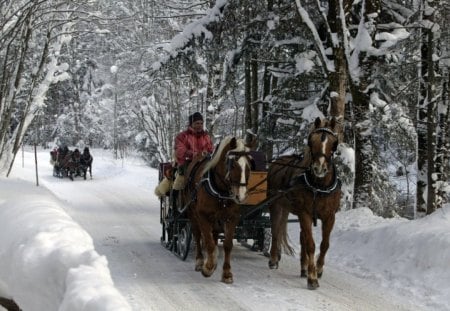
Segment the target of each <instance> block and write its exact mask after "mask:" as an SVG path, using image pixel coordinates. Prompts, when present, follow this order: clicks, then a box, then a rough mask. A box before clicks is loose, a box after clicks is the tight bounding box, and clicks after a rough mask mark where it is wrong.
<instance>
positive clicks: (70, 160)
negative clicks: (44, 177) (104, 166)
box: [50, 146, 93, 181]
mask: <svg viewBox="0 0 450 311" xmlns="http://www.w3.org/2000/svg"><path fill="white" fill-rule="evenodd" d="M92 161H93V157H92V155H91V153H90V152H89V148H88V147H85V148H84V150H83V153H80V151H79V150H78V149H75V150H73V151H72V150H69V148H68V147H67V146H65V147H58V148H55V149H53V150H52V151H50V163H51V164H52V165H53V176H55V177H59V178H63V177H69V179H70V180H72V181H73V180H74V177H76V176H81V177H83V178H84V179H86V177H87V173H88V172H89V175H90V177H91V179H92Z"/></svg>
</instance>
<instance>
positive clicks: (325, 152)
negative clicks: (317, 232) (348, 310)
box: [267, 118, 341, 289]
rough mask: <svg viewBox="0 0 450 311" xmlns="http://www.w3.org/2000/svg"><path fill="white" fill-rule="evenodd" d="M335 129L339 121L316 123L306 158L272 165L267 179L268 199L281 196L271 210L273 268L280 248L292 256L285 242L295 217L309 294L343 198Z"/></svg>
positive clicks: (286, 159) (287, 158)
mask: <svg viewBox="0 0 450 311" xmlns="http://www.w3.org/2000/svg"><path fill="white" fill-rule="evenodd" d="M335 127H336V121H335V119H331V121H329V120H321V119H320V118H317V119H316V121H315V122H314V125H313V127H312V131H311V133H310V134H309V136H308V148H307V149H306V151H307V152H305V158H300V157H299V156H284V157H281V158H279V159H277V160H275V161H274V162H272V163H271V165H270V168H269V171H268V177H267V182H268V194H269V196H277V197H276V198H275V200H274V202H273V203H272V205H271V206H270V218H271V223H272V247H271V250H270V261H269V267H270V268H271V269H276V268H278V261H279V260H280V258H281V248H283V250H284V251H285V252H287V253H288V254H291V255H292V254H293V249H292V247H291V246H290V245H289V243H288V237H287V221H288V216H289V212H291V213H293V214H295V215H297V217H298V219H299V221H300V229H301V233H300V246H301V254H300V266H301V276H302V277H306V276H307V277H308V288H309V289H316V288H317V287H319V282H318V280H317V278H318V277H319V278H320V277H321V276H322V272H323V266H324V263H325V254H326V252H327V250H328V248H329V244H330V243H329V240H330V234H331V230H332V229H333V226H334V219H335V213H336V211H337V210H338V208H339V202H340V197H341V191H340V182H339V180H338V178H337V176H336V169H335V166H334V164H333V154H334V152H335V151H336V148H337V145H338V138H337V135H336V133H335ZM317 219H320V220H321V222H322V242H321V244H320V254H319V257H318V258H317V266H316V264H315V262H314V254H315V243H314V238H313V232H312V225H313V224H314V225H316V223H317Z"/></svg>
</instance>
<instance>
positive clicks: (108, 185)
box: [40, 154, 420, 311]
mask: <svg viewBox="0 0 450 311" xmlns="http://www.w3.org/2000/svg"><path fill="white" fill-rule="evenodd" d="M94 157H95V159H94V165H93V175H94V177H93V179H92V180H86V181H84V180H82V179H80V178H79V177H78V179H76V180H75V181H74V182H72V181H70V180H69V179H58V178H55V177H53V176H51V169H50V167H48V166H46V168H45V169H41V172H40V181H41V184H43V185H44V186H45V187H47V188H48V189H49V190H50V191H52V192H53V193H54V194H55V195H56V196H57V197H58V198H59V199H61V200H62V202H64V206H63V208H64V209H65V210H66V212H67V213H68V214H69V215H70V216H71V217H72V218H73V219H74V220H75V221H76V222H78V223H79V224H80V225H81V226H82V227H83V228H84V229H85V230H86V231H87V232H88V233H89V234H90V235H91V236H92V238H93V239H94V243H95V248H96V250H97V251H98V253H99V254H101V255H105V256H106V257H107V260H108V263H109V268H110V271H111V275H112V277H113V280H114V283H115V285H116V288H117V289H118V290H119V291H120V292H121V293H122V294H123V295H124V297H125V298H126V299H127V300H128V302H129V303H130V305H131V306H132V308H133V310H136V311H147V310H333V311H339V310H377V311H378V310H418V308H417V306H415V305H413V304H412V303H411V302H409V301H407V300H406V299H403V298H401V297H399V296H395V295H394V294H392V293H391V292H390V291H388V290H386V289H384V288H382V287H380V286H378V285H377V284H376V282H373V281H372V280H371V279H360V278H357V277H355V276H352V275H350V274H347V273H343V272H340V271H338V269H336V268H333V263H332V262H327V263H326V266H325V271H324V275H323V277H322V279H321V280H320V288H319V289H318V290H315V291H311V290H308V289H307V288H306V280H305V279H300V278H299V264H298V259H296V258H293V257H287V256H284V257H283V258H282V261H281V263H280V268H279V269H278V270H270V269H269V268H268V265H267V258H266V257H264V256H263V255H262V254H261V253H258V252H252V251H250V250H249V249H247V248H245V247H243V246H240V245H238V244H237V245H235V248H234V249H233V253H232V257H233V260H232V269H233V272H234V283H233V284H232V285H226V284H224V283H221V282H220V275H221V264H222V261H221V260H222V253H220V255H219V265H218V269H217V271H216V272H215V274H214V275H213V276H212V277H211V278H204V277H203V276H202V275H201V274H200V273H199V272H195V271H194V259H193V257H192V256H191V255H192V254H191V255H190V256H189V257H188V258H187V260H186V261H181V260H180V259H178V258H177V257H175V256H174V255H172V254H171V253H170V252H169V251H167V250H166V249H164V248H163V247H162V246H161V245H160V236H161V226H160V223H159V201H158V200H157V198H156V197H155V196H154V194H153V189H154V187H155V185H156V182H157V171H156V170H152V169H149V168H147V167H145V166H144V165H141V164H140V163H139V162H138V161H136V162H135V163H133V162H127V163H126V164H124V165H120V164H119V165H117V164H115V162H114V161H113V160H112V159H111V158H110V156H107V155H106V154H105V155H99V154H96V155H94ZM41 163H42V162H41ZM291 225H292V226H293V227H292V229H291V230H290V231H291V232H295V233H296V234H298V228H297V227H298V224H291ZM291 237H292V239H293V240H295V239H296V237H295V236H291ZM331 248H333V245H331ZM419 309H420V308H419Z"/></svg>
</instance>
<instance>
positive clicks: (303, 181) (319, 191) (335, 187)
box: [290, 164, 341, 227]
mask: <svg viewBox="0 0 450 311" xmlns="http://www.w3.org/2000/svg"><path fill="white" fill-rule="evenodd" d="M333 166H334V164H333ZM334 169H335V173H334V180H333V183H332V184H331V186H329V187H327V188H318V187H315V186H314V185H313V184H312V183H311V182H310V181H309V180H308V174H307V173H306V172H305V173H303V174H301V175H299V176H297V177H295V178H294V179H293V180H292V181H291V183H290V186H292V187H295V186H298V185H302V186H305V188H307V189H309V190H310V191H311V192H312V193H313V204H312V205H313V206H312V209H313V224H314V227H317V218H318V214H317V209H316V204H314V203H315V201H316V198H317V195H319V196H325V195H330V194H332V193H334V192H336V191H339V190H340V189H341V180H340V179H339V178H338V177H337V174H336V168H334Z"/></svg>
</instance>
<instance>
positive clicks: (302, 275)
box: [300, 270, 306, 278]
mask: <svg viewBox="0 0 450 311" xmlns="http://www.w3.org/2000/svg"><path fill="white" fill-rule="evenodd" d="M300 277H301V278H306V270H301V271H300Z"/></svg>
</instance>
